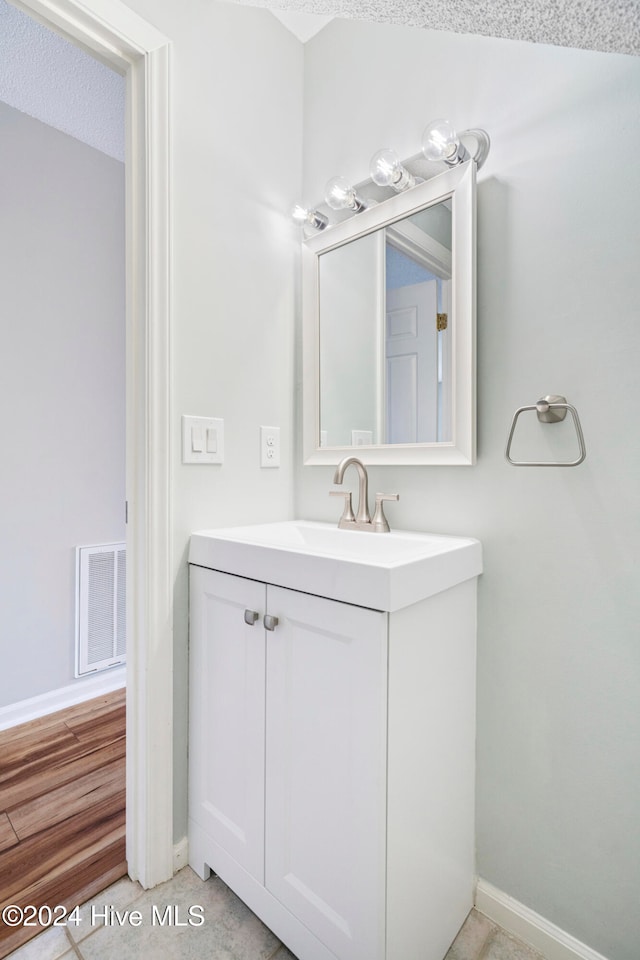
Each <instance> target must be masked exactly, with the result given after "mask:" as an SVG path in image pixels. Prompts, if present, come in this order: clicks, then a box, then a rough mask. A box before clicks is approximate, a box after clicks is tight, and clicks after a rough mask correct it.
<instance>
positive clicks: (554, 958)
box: [475, 878, 606, 960]
mask: <svg viewBox="0 0 640 960" xmlns="http://www.w3.org/2000/svg"><path fill="white" fill-rule="evenodd" d="M475 905H476V910H478V911H479V912H480V913H483V914H484V915H485V917H488V918H489V920H493V921H494V923H497V924H499V925H500V926H501V927H502V928H503V929H504V930H506V931H507V932H508V933H512V934H513V935H514V936H515V937H518V938H519V939H520V940H524V942H525V943H528V944H530V946H532V947H533V948H534V949H535V950H539V951H540V953H541V954H542V955H543V957H544V958H545V960H606V957H603V956H602V954H601V953H597V951H596V950H592V949H591V947H588V946H587V945H586V944H585V943H581V942H580V940H576V938H575V937H572V936H571V934H569V933H565V931H564V930H561V929H560V927H557V926H556V925H555V924H554V923H551V922H550V921H549V920H545V918H544V917H541V916H540V914H539V913H535V912H534V911H533V910H530V909H529V907H525V906H524V904H522V903H519V902H518V901H517V900H514V899H513V897H510V896H508V895H507V894H506V893H503V892H502V890H498V889H497V887H494V886H492V884H490V883H487V881H486V880H482V879H480V878H479V879H478V883H477V887H476V904H475Z"/></svg>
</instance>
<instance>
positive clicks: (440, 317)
mask: <svg viewBox="0 0 640 960" xmlns="http://www.w3.org/2000/svg"><path fill="white" fill-rule="evenodd" d="M448 325H449V314H448V313H436V329H437V330H446V329H447V327H448Z"/></svg>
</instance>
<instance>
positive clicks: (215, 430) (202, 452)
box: [182, 416, 224, 463]
mask: <svg viewBox="0 0 640 960" xmlns="http://www.w3.org/2000/svg"><path fill="white" fill-rule="evenodd" d="M223 461H224V420H218V419H215V418H213V417H189V416H183V417H182V462H183V463H223Z"/></svg>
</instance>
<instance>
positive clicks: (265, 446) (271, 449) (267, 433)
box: [260, 427, 280, 467]
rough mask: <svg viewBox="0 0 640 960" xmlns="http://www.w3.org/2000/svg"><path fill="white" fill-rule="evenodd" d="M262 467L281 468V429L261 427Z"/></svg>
mask: <svg viewBox="0 0 640 960" xmlns="http://www.w3.org/2000/svg"><path fill="white" fill-rule="evenodd" d="M260 466H261V467H279V466H280V427H260Z"/></svg>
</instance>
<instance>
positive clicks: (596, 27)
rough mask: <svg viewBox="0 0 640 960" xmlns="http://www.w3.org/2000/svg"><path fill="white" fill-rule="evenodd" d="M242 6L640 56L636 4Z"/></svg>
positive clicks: (287, 1) (446, 1) (512, 1)
mask: <svg viewBox="0 0 640 960" xmlns="http://www.w3.org/2000/svg"><path fill="white" fill-rule="evenodd" d="M234 2H236V3H242V4H244V5H245V6H261V7H268V8H270V9H273V8H276V7H277V8H280V9H282V10H285V11H296V12H303V13H315V14H321V15H323V16H327V15H331V16H334V17H343V18H346V19H352V20H371V21H378V22H381V23H401V24H405V25H407V26H413V27H428V28H430V29H432V30H446V31H449V32H451V33H470V34H479V35H481V36H487V37H501V38H504V39H506V40H526V41H531V42H534V43H550V44H556V45H558V46H562V47H578V48H583V49H585V50H600V51H604V52H608V53H630V54H636V55H638V54H640V0H394V2H392V3H389V0H277V3H273V2H270V0H234Z"/></svg>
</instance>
